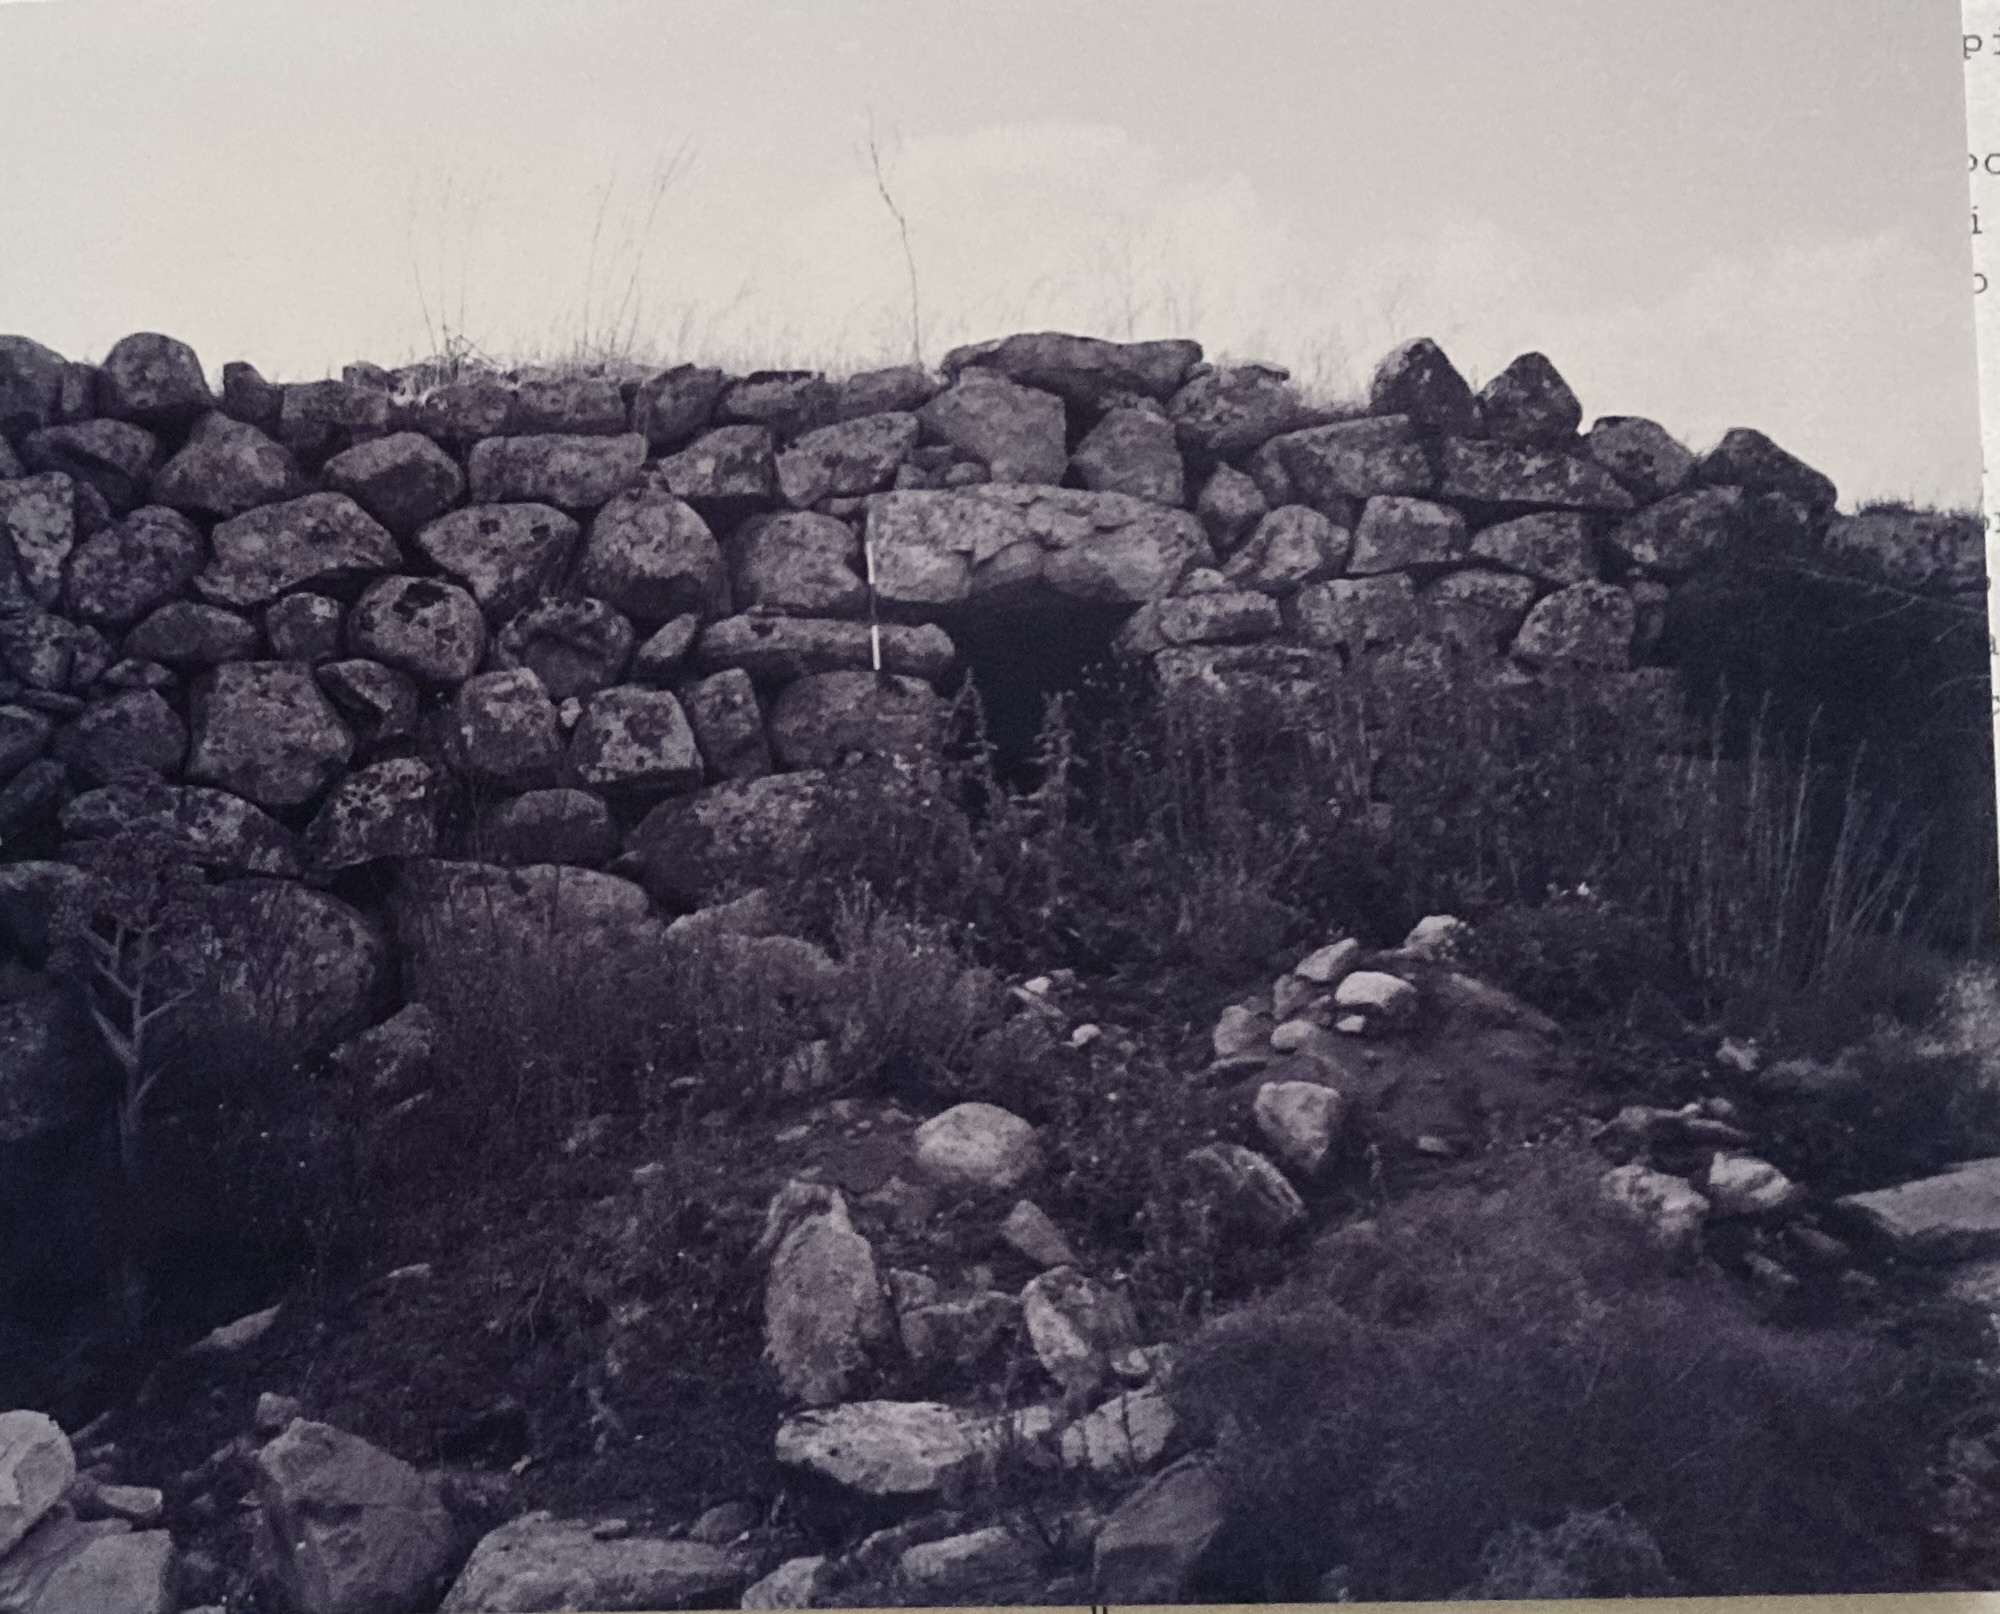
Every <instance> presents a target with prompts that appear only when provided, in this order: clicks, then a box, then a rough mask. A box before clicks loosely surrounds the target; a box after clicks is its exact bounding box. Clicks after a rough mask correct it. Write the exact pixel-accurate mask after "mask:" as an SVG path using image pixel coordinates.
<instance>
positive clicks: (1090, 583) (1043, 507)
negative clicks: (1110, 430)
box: [868, 484, 1212, 607]
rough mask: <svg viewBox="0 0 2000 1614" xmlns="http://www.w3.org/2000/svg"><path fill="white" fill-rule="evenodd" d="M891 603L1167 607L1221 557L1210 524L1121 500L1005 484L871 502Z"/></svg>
mask: <svg viewBox="0 0 2000 1614" xmlns="http://www.w3.org/2000/svg"><path fill="white" fill-rule="evenodd" d="M868 541H869V543H870V545H871V547H872V549H873V551H874V556H875V590H876V595H877V597H878V598H879V599H880V600H881V601H882V602H883V603H884V604H886V605H891V606H910V607H931V606H940V605H957V604H965V603H975V604H978V603H986V604H1004V603H1007V602H1009V601H1011V600H1017V599H1020V598H1023V597H1029V598H1032V597H1034V596H1035V595H1036V594H1037V593H1038V592H1047V593H1054V594H1056V595H1059V596H1063V597H1066V598H1069V599H1077V600H1087V601H1095V602H1100V603H1106V604H1135V605H1136V604H1139V603H1141V602H1143V601H1145V600H1149V599H1159V598H1162V597H1164V596H1165V595H1167V594H1170V593H1171V592H1172V591H1173V588H1174V585H1175V584H1176V583H1177V582H1179V581H1180V579H1181V578H1182V577H1183V576H1184V575H1185V574H1186V573H1187V571H1188V570H1189V568H1190V567H1192V566H1196V565H1203V564H1207V563H1208V561H1209V560H1210V559H1211V558H1212V557H1211V555H1210V552H1209V546H1208V537H1207V534H1206V533H1205V532H1203V530H1202V525H1201V521H1200V519H1199V518H1198V517H1196V516H1195V515H1194V514H1193V513H1192V512H1191V511H1187V510H1170V509H1168V508H1166V507H1165V506H1163V505H1158V504H1154V503H1152V502H1150V501H1149V500H1145V499H1135V498H1132V497H1131V496H1129V495H1127V494H1122V493H1091V492H1087V491H1085V490H1082V489H1078V488H1059V487H1043V486H1036V485H1018V486H1017V485H1011V484H998V485H993V486H986V487H976V488H965V489H959V490H956V491H948V492H904V493H881V494H877V495H875V496H874V497H873V498H871V499H870V500H869V501H868Z"/></svg>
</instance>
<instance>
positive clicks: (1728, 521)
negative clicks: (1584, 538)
mask: <svg viewBox="0 0 2000 1614" xmlns="http://www.w3.org/2000/svg"><path fill="white" fill-rule="evenodd" d="M1745 512H1746V503H1745V500H1744V497H1743V490H1742V489H1741V488H1733V487H1729V488H1696V489H1694V490H1693V491H1691V492H1687V493H1676V494H1674V495H1673V496H1672V497H1670V498H1666V499H1662V500H1660V502H1659V503H1657V504H1654V505H1649V506H1648V507H1647V508H1646V509H1644V510H1641V511H1640V512H1639V513H1638V514H1636V515H1633V516H1629V517H1627V518H1626V519H1625V520H1624V521H1621V522H1620V523H1619V524H1618V525H1617V526H1615V527H1613V528H1612V529H1611V530H1610V531H1609V532H1608V533H1606V534H1605V537H1604V542H1605V547H1606V548H1608V549H1609V550H1610V551H1611V552H1612V553H1613V554H1615V555H1617V556H1619V557H1620V558H1621V559H1622V560H1624V562H1625V563H1626V564H1627V565H1628V566H1630V567H1631V568H1632V569H1633V571H1634V572H1636V573H1637V574H1638V575H1640V576H1642V577H1648V578H1665V579H1668V580H1670V581H1671V580H1675V579H1679V578H1683V577H1687V576H1689V575H1690V574H1691V573H1694V572H1697V571H1699V570H1701V569H1702V568H1703V567H1705V566H1708V565H1710V564H1712V563H1713V562H1715V561H1717V560H1719V559H1721V558H1722V557H1723V556H1725V555H1727V554H1728V553H1729V550H1730V548H1731V546H1732V545H1733V544H1734V543H1735V542H1736V539H1737V535H1738V533H1739V531H1740V530H1741V529H1742V527H1743V524H1744V521H1745Z"/></svg>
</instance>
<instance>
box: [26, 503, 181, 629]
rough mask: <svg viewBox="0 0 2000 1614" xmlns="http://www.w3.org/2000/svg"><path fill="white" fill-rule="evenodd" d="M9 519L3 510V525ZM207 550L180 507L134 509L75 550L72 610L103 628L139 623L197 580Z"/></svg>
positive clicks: (70, 575) (70, 564) (69, 570)
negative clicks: (177, 508) (195, 577)
mask: <svg viewBox="0 0 2000 1614" xmlns="http://www.w3.org/2000/svg"><path fill="white" fill-rule="evenodd" d="M17 485H18V484H17ZM7 519H8V518H7V516H6V515H5V514H4V513H0V524H4V523H5V521H6V520H7ZM206 551H207V545H206V544H204V543H203V541H202V536H201V533H200V532H199V531H198V530H197V529H196V527H195V525H194V523H193V522H191V521H189V520H188V518H187V517H186V516H184V515H181V514H180V513H179V512H178V511H174V510H167V509H163V508H161V507H159V506H157V505H147V506H145V507H144V508H142V509H138V510H134V511H133V512H132V513H131V514H130V515H129V516H127V517H125V519H124V520H123V521H120V522H118V523H116V524H115V525H113V526H109V527H106V528H104V529H103V530H102V531H99V532H95V533H92V534H91V535H90V536H89V537H88V538H86V539H84V540H83V541H82V542H81V543H79V544H77V545H76V547H75V548H74V549H73V550H72V551H71V552H70V554H69V557H68V561H67V566H66V572H65V576H66V583H67V589H68V595H69V605H70V609H71V610H72V611H74V612H75V613H76V614H77V615H78V616H80V617H82V618H83V619H84V620H85V621H87V622H94V623H96V624H98V625H99V626H100V627H122V626H123V625H124V624H126V623H128V622H136V621H138V619H139V618H140V617H142V616H144V615H145V614H146V613H147V612H148V611H151V610H152V609H154V608H155V607H156V606H160V605H164V604H165V603H166V602H167V601H169V600H171V599H173V598H174V596H176V595H177V594H179V593H180V592H181V591H182V590H183V589H185V588H186V587H187V586H188V584H189V583H190V582H192V581H193V580H194V576H195V574H196V573H197V572H199V571H200V570H201V566H202V559H203V556H204V555H205V553H206ZM41 603H42V604H45V605H47V604H52V603H54V602H53V601H52V600H43V601H41Z"/></svg>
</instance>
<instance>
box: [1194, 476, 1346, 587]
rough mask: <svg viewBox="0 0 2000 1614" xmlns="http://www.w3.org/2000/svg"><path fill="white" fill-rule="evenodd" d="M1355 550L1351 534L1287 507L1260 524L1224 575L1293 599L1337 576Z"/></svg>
mask: <svg viewBox="0 0 2000 1614" xmlns="http://www.w3.org/2000/svg"><path fill="white" fill-rule="evenodd" d="M1220 474H1221V473H1220V472H1218V473H1217V475H1220ZM1353 549H1354V534H1353V532H1352V531H1351V530H1350V529H1348V528H1346V527H1337V526H1335V525H1334V524H1333V523H1332V522H1331V521H1329V520H1328V519H1327V518H1326V517H1325V516H1324V515H1322V514H1320V512H1319V511H1317V510H1315V509H1313V508H1312V507H1311V506H1310V505H1303V504H1287V505H1282V506H1280V507H1279V508H1278V509H1276V510H1273V511H1272V512H1271V513H1270V514H1269V515H1267V516H1265V517H1264V518H1263V519H1262V520H1261V521H1259V522H1258V523H1257V526H1256V529H1255V530H1254V531H1253V532H1252V533H1251V534H1250V537H1249V539H1248V540H1247V541H1246V542H1245V543H1244V545H1243V547H1242V548H1240V549H1239V550H1237V551H1236V553H1235V554H1233V555H1231V556H1230V557H1229V559H1228V560H1227V561H1225V562H1224V563H1223V567H1222V575H1223V576H1224V577H1226V578H1227V579H1228V580H1229V581H1230V582H1232V583H1235V584H1238V585H1239V586H1241V587H1243V588H1252V589H1257V590H1259V591H1260V592H1262V593H1265V594H1273V595H1278V594H1290V593H1292V592H1294V591H1295V590H1297V589H1300V588H1303V587H1304V586H1305V585H1306V584H1307V583H1316V582H1319V581H1320V580H1321V579H1322V578H1327V577H1334V576H1337V575H1339V574H1340V573H1341V572H1342V571H1344V570H1345V569H1346V567H1347V563H1348V558H1349V556H1350V555H1351V554H1352V553H1353Z"/></svg>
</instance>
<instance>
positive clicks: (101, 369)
mask: <svg viewBox="0 0 2000 1614" xmlns="http://www.w3.org/2000/svg"><path fill="white" fill-rule="evenodd" d="M97 406H98V408H99V409H101V410H102V411H103V412H104V413H105V414H107V415H109V416H110V417H111V418H112V419H114V420H132V421H137V422H138V423H139V424H140V425H143V426H156V427H165V428H168V429H170V430H171V429H175V428H179V427H184V426H187V425H190V424H191V423H192V422H193V421H194V420H195V419H196V417H198V416H200V415H202V414H204V413H206V412H207V411H208V410H210V409H213V408H214V407H215V395H214V393H212V392H210V391H209V389H208V378H207V377H206V376H204V375H203V374H202V369H201V359H200V358H199V357H198V356H197V355H196V353H195V350H194V349H193V348H191V347H189V346H188V345H187V343H185V342H182V341H178V340H176V339H175V338H173V337H171V336H163V335H161V334H160V333H159V332H158V331H135V332H134V333H133V334H132V335H130V336H124V337H120V338H119V339H118V340H117V341H116V342H114V343H113V344H112V345H111V351H110V352H109V353H107V354H105V355H104V359H103V362H102V363H100V364H99V365H98V377H97Z"/></svg>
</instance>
